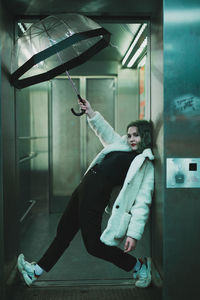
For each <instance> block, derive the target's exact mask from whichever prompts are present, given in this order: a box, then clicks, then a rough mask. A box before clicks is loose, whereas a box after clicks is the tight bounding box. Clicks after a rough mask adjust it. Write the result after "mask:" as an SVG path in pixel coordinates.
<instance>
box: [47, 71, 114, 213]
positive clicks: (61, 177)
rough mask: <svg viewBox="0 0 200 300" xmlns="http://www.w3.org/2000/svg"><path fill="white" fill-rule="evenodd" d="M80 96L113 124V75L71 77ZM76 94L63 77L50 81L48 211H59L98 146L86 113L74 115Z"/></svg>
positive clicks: (64, 204)
mask: <svg viewBox="0 0 200 300" xmlns="http://www.w3.org/2000/svg"><path fill="white" fill-rule="evenodd" d="M73 81H74V83H75V85H76V87H77V88H78V90H80V93H81V95H82V97H83V98H84V97H86V98H87V99H88V100H89V101H90V103H91V105H92V107H93V108H94V109H95V110H98V111H100V112H101V113H102V114H103V116H104V117H105V118H106V119H107V120H108V121H109V123H110V124H111V125H112V126H114V119H115V112H114V100H115V79H114V78H93V77H92V78H85V77H84V78H82V77H81V78H80V79H79V78H77V79H75V78H74V79H73ZM76 103H77V97H76V95H75V93H74V91H73V89H72V87H71V85H70V83H69V81H68V80H67V79H66V78H58V79H54V80H53V81H52V105H51V128H52V130H51V147H50V148H51V151H50V152H51V164H50V165H51V190H50V211H51V212H61V211H63V209H64V207H65V206H66V204H67V201H68V200H69V197H70V195H71V193H72V192H73V190H74V189H75V187H76V186H77V185H78V184H79V182H80V180H81V177H82V176H83V174H84V172H85V171H86V169H87V167H88V165H89V163H90V162H91V161H92V160H93V158H94V157H95V156H96V154H97V153H98V152H99V151H100V150H101V149H102V145H101V143H100V142H99V140H98V138H97V137H96V136H95V134H94V133H93V132H92V131H91V129H90V128H88V125H87V121H86V116H85V115H84V116H82V117H76V116H74V115H73V114H72V113H71V111H70V108H71V107H74V109H75V110H76V111H77V110H78V105H77V104H76Z"/></svg>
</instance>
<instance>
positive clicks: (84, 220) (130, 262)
mask: <svg viewBox="0 0 200 300" xmlns="http://www.w3.org/2000/svg"><path fill="white" fill-rule="evenodd" d="M110 191H111V187H110V183H109V180H108V178H105V177H103V176H102V175H101V172H100V171H98V168H97V167H94V168H92V169H91V170H89V172H88V173H87V174H86V175H85V176H84V177H83V180H82V182H81V183H80V184H79V186H78V187H77V188H76V190H75V191H74V192H73V194H72V196H71V198H70V201H69V203H68V205H67V207H66V209H65V211H64V213H63V215H62V217H61V219H60V221H59V224H58V227H57V233H56V237H55V238H54V240H53V241H52V243H51V244H50V246H49V248H48V249H47V251H46V252H45V254H44V255H43V257H42V258H41V259H40V260H39V261H38V265H39V266H40V267H41V268H43V269H44V270H45V271H46V272H48V271H50V269H51V268H52V267H53V266H54V265H55V264H56V262H57V261H58V259H59V258H60V257H61V255H62V254H63V252H64V251H65V250H66V249H67V247H68V246H69V244H70V242H71V241H72V240H73V238H74V236H75V235H76V233H77V232H78V231H79V230H81V234H82V237H83V241H84V245H85V247H86V249H87V251H88V253H90V254H91V255H93V256H96V257H98V258H101V259H104V260H106V261H109V262H111V263H113V264H115V265H116V266H118V267H119V268H121V269H124V270H125V271H131V270H132V269H133V267H134V265H135V264H136V258H135V257H133V256H131V255H130V254H128V253H124V251H123V250H121V249H120V248H118V247H115V246H107V245H105V244H104V243H102V242H101V241H100V236H101V222H102V215H103V212H104V209H105V207H106V206H107V204H108V201H109V196H110Z"/></svg>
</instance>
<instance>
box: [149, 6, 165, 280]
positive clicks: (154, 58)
mask: <svg viewBox="0 0 200 300" xmlns="http://www.w3.org/2000/svg"><path fill="white" fill-rule="evenodd" d="M163 101H164V100H163V14H162V3H161V2H160V3H158V5H157V11H156V12H155V13H154V14H153V16H152V19H151V119H152V121H153V124H154V149H153V150H154V155H155V192H154V197H153V204H152V210H151V211H152V214H151V217H152V218H151V220H152V233H151V235H152V245H151V247H152V258H153V262H154V264H155V267H156V269H157V270H158V272H159V275H160V276H161V278H162V279H163V273H164V270H163V239H164V237H163V208H164V149H163V127H164V120H163V105H164V104H163ZM155 278H156V276H155Z"/></svg>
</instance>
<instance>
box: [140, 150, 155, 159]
mask: <svg viewBox="0 0 200 300" xmlns="http://www.w3.org/2000/svg"><path fill="white" fill-rule="evenodd" d="M141 154H142V155H143V156H144V157H148V158H149V159H150V160H154V155H153V153H152V151H151V148H147V149H144V151H143V152H142V153H141Z"/></svg>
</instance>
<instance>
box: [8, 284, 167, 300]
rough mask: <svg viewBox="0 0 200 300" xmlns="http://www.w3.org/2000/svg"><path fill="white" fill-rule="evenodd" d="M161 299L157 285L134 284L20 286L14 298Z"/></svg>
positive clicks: (35, 299)
mask: <svg viewBox="0 0 200 300" xmlns="http://www.w3.org/2000/svg"><path fill="white" fill-rule="evenodd" d="M24 299H26V300H123V299H126V300H161V299H162V296H161V291H160V290H158V289H157V288H155V287H153V288H152V287H149V288H147V289H137V288H134V287H133V286H131V285H129V286H94V285H92V286H87V285H86V286H76V287H59V288H58V287H56V288H55V287H46V288H35V287H34V288H25V287H18V289H17V292H16V294H15V296H14V298H13V300H24Z"/></svg>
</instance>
